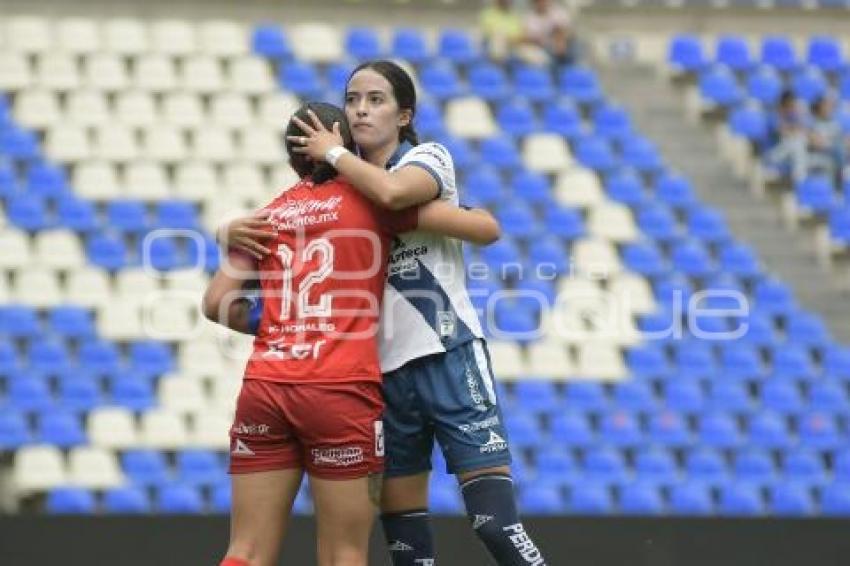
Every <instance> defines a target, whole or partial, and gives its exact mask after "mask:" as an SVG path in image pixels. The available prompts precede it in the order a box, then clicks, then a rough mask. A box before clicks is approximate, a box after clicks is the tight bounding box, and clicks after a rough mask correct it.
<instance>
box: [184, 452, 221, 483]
mask: <svg viewBox="0 0 850 566" xmlns="http://www.w3.org/2000/svg"><path fill="white" fill-rule="evenodd" d="M226 479H227V475H226V473H225V470H224V468H223V467H222V465H221V463H220V462H219V459H218V455H217V454H216V453H215V452H212V451H209V450H183V451H181V452H178V453H177V480H178V481H179V482H181V483H184V484H189V485H206V486H211V485H214V484H216V483H219V482H221V481H224V480H226Z"/></svg>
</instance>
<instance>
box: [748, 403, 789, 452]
mask: <svg viewBox="0 0 850 566" xmlns="http://www.w3.org/2000/svg"><path fill="white" fill-rule="evenodd" d="M747 437H748V438H749V442H750V444H751V445H752V446H754V447H757V448H765V449H770V450H775V449H779V448H787V447H789V446H791V445H792V444H793V443H794V442H795V439H794V438H793V436H792V435H791V434H790V433H789V430H788V425H787V422H786V420H785V418H784V417H782V416H780V415H778V414H776V413H774V412H772V411H769V410H767V409H766V408H765V409H764V410H762V411H760V412H759V413H756V414H755V415H753V416H751V417H750V418H749V419H748V424H747Z"/></svg>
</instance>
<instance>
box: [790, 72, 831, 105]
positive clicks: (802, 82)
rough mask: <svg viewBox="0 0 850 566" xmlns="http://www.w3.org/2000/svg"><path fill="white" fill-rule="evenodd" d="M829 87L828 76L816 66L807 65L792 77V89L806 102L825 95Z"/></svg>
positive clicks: (808, 102)
mask: <svg viewBox="0 0 850 566" xmlns="http://www.w3.org/2000/svg"><path fill="white" fill-rule="evenodd" d="M828 87H829V84H828V81H827V79H826V77H824V75H823V73H822V72H821V71H820V70H819V69H817V68H815V67H805V68H803V69H801V70H799V71H797V72H795V73H794V75H793V76H792V77H791V89H792V90H793V91H794V94H795V95H796V96H797V98H799V99H801V100H802V101H803V102H805V103H806V104H811V103H812V102H814V101H815V100H817V99H818V98H820V97H821V96H823V95H824V93H826V90H827V88H828Z"/></svg>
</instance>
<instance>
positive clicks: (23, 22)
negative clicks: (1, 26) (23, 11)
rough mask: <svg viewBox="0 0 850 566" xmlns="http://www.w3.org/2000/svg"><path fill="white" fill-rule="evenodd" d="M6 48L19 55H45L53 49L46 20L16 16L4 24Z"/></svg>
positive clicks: (51, 35) (51, 32)
mask: <svg viewBox="0 0 850 566" xmlns="http://www.w3.org/2000/svg"><path fill="white" fill-rule="evenodd" d="M5 24H6V30H5V31H6V34H5V35H6V47H7V48H8V49H10V50H11V51H16V52H20V53H45V52H47V51H50V50H51V49H52V48H53V30H52V29H51V26H50V22H48V20H47V19H46V18H40V17H36V16H17V17H12V18H9V19H8V20H7V21H6V22H5Z"/></svg>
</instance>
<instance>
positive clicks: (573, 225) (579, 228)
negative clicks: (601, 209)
mask: <svg viewBox="0 0 850 566" xmlns="http://www.w3.org/2000/svg"><path fill="white" fill-rule="evenodd" d="M543 221H544V222H545V224H546V231H547V232H549V233H550V234H552V235H554V236H558V237H559V238H561V239H564V240H575V239H577V238H581V237H582V236H584V235H585V233H586V229H585V225H584V218H582V216H581V213H580V212H579V211H578V210H576V209H574V208H569V207H566V206H553V207H551V208H549V209H547V210H546V212H545V215H544V217H543Z"/></svg>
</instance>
